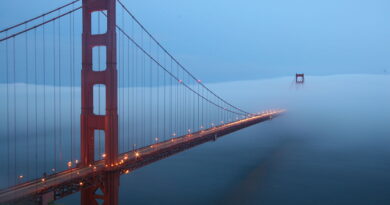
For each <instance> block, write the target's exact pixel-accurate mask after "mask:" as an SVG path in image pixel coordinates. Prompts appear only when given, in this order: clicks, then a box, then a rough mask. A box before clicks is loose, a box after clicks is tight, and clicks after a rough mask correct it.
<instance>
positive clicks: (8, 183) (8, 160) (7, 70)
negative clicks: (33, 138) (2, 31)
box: [5, 32, 11, 187]
mask: <svg viewBox="0 0 390 205" xmlns="http://www.w3.org/2000/svg"><path fill="white" fill-rule="evenodd" d="M6 36H8V32H6ZM5 50H6V51H5V56H6V58H5V59H6V60H5V67H6V68H5V69H6V86H7V88H6V89H7V91H6V92H7V98H6V100H7V103H6V104H7V106H6V107H7V120H6V121H7V124H6V125H7V186H8V187H9V186H11V182H10V179H11V177H10V174H11V173H10V155H11V154H10V148H11V144H10V141H11V140H10V130H9V124H10V123H9V121H10V117H9V116H10V114H9V73H8V72H9V62H8V41H5Z"/></svg>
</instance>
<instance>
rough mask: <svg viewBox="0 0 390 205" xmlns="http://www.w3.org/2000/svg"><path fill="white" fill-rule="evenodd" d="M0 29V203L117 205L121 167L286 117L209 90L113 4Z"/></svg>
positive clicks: (77, 7)
mask: <svg viewBox="0 0 390 205" xmlns="http://www.w3.org/2000/svg"><path fill="white" fill-rule="evenodd" d="M0 35H1V36H0V47H1V49H2V50H1V55H2V56H1V60H0V61H1V65H2V68H1V71H2V72H3V73H4V74H2V75H1V79H0V95H1V99H3V100H2V103H1V104H0V108H1V110H0V113H1V116H0V118H1V127H0V133H1V135H0V136H1V139H0V140H1V144H0V146H1V149H0V150H1V153H0V154H1V156H2V159H1V163H2V167H3V168H2V171H1V173H0V175H1V180H0V181H1V182H0V188H1V190H0V203H16V202H30V203H38V204H47V203H49V202H51V201H54V200H57V199H60V198H62V197H65V196H67V195H69V194H72V193H75V192H78V191H80V192H81V203H82V204H99V202H103V204H118V189H119V176H120V175H121V174H128V173H129V172H131V171H132V170H134V169H136V168H139V167H142V166H145V165H147V164H150V163H153V162H155V161H157V160H160V159H163V158H166V157H169V156H171V155H173V154H176V153H178V152H181V151H184V150H186V149H189V148H191V147H194V146H196V145H199V144H202V143H204V142H208V141H213V140H216V139H217V138H218V137H221V136H223V135H225V134H228V133H231V132H234V131H236V130H239V129H242V128H245V127H247V126H250V125H253V124H256V123H259V122H262V121H265V120H269V119H272V118H273V117H276V116H278V115H279V114H281V113H283V112H284V110H280V109H275V110H266V111H263V112H261V113H249V112H246V111H244V110H242V109H240V108H238V107H236V106H234V105H232V104H231V103H229V102H227V101H226V100H224V99H223V98H221V97H220V96H218V95H217V94H216V93H214V92H213V91H212V90H210V89H209V88H208V87H207V86H206V85H205V84H204V83H203V82H202V81H201V80H199V79H198V78H196V77H195V76H194V75H193V74H191V73H190V72H189V71H188V70H187V69H186V68H185V67H184V66H183V65H182V64H180V63H179V61H178V60H177V59H176V58H174V57H173V56H172V55H171V54H170V53H169V52H168V51H167V49H165V48H164V47H163V46H162V45H161V44H160V43H159V42H158V41H157V40H156V38H155V37H153V36H152V35H151V33H150V32H149V31H148V30H146V28H145V27H144V26H143V25H142V24H141V23H140V21H138V19H137V18H136V17H135V16H134V15H133V14H132V13H131V12H130V10H129V9H127V8H126V6H125V5H124V4H123V3H122V2H121V1H119V0H82V1H80V0H75V1H73V2H70V3H68V4H65V5H63V6H61V7H58V8H56V9H54V10H51V11H49V12H46V13H44V14H42V15H39V16H37V17H34V18H31V19H29V20H27V21H24V22H22V23H19V24H16V25H13V26H10V27H8V28H6V29H3V30H1V31H0ZM80 108H81V109H80Z"/></svg>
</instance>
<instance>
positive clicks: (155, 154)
mask: <svg viewBox="0 0 390 205" xmlns="http://www.w3.org/2000/svg"><path fill="white" fill-rule="evenodd" d="M283 112H284V110H277V111H273V112H269V113H265V114H261V115H256V116H253V117H250V118H247V119H243V120H238V121H235V122H232V123H227V124H225V125H221V126H217V127H213V128H210V129H207V130H203V131H199V132H197V133H192V134H189V135H185V136H181V137H176V138H172V139H170V140H167V141H163V142H160V143H157V144H153V145H150V146H147V147H143V148H140V149H137V150H134V151H130V152H127V153H122V154H120V155H119V162H118V163H117V164H112V165H105V164H104V160H100V161H97V162H96V163H95V164H91V165H89V166H87V167H78V168H72V169H68V170H65V171H62V172H59V173H57V174H54V175H50V176H48V177H47V178H45V179H43V178H42V179H36V180H33V181H30V182H26V183H23V184H19V185H17V186H14V187H10V188H7V189H4V190H1V191H0V203H5V202H8V201H15V200H19V199H26V198H30V197H31V198H33V197H39V196H42V195H43V194H45V193H52V194H53V198H54V199H59V198H62V197H64V196H66V195H68V194H71V193H74V192H76V191H79V190H80V189H82V188H83V187H87V186H89V185H93V182H92V180H90V179H91V178H92V177H96V176H98V175H99V173H101V172H103V171H107V170H112V171H115V170H117V171H120V172H121V173H128V172H130V171H131V170H134V169H136V168H139V167H142V166H145V165H147V164H150V163H152V162H154V161H158V160H160V159H163V158H165V157H168V156H171V155H173V154H175V153H178V152H181V151H184V150H186V149H189V148H191V147H194V146H196V145H199V144H202V143H204V142H207V141H211V140H216V139H217V138H218V137H220V136H223V135H226V134H228V133H231V132H234V131H237V130H239V129H242V128H245V127H248V126H250V125H253V124H256V123H259V122H263V121H266V120H269V119H272V118H273V117H276V116H278V115H279V114H281V113H283Z"/></svg>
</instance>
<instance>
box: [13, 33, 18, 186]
mask: <svg viewBox="0 0 390 205" xmlns="http://www.w3.org/2000/svg"><path fill="white" fill-rule="evenodd" d="M12 39H13V61H14V62H13V75H14V76H13V78H14V79H13V82H14V160H15V162H14V172H15V175H14V176H17V170H16V152H17V150H16V142H17V133H16V122H17V119H16V118H17V117H16V46H15V37H14V38H12ZM14 179H15V184H16V177H14Z"/></svg>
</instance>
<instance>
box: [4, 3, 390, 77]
mask: <svg viewBox="0 0 390 205" xmlns="http://www.w3.org/2000/svg"><path fill="white" fill-rule="evenodd" d="M66 2H69V1H67V0H66V1H65V0H37V1H27V0H13V1H1V2H0V7H1V8H2V12H1V13H0V27H1V28H4V27H6V26H9V25H12V24H15V23H18V22H20V21H22V20H25V19H27V18H31V17H33V16H36V15H38V14H41V13H42V12H44V11H47V10H49V9H52V8H55V7H58V6H60V5H62V4H64V3H66ZM123 2H124V3H125V4H126V5H127V7H128V8H129V9H130V10H131V11H132V12H133V13H134V14H135V15H136V16H137V17H138V19H139V20H140V21H141V22H143V24H144V25H145V26H146V28H148V29H149V30H150V31H151V33H152V34H154V36H156V38H157V39H159V40H160V41H161V43H162V44H163V45H164V46H165V47H166V48H167V49H168V50H169V51H170V52H171V53H172V54H174V56H176V57H177V58H178V59H179V60H180V61H181V62H182V64H183V65H185V66H186V67H187V68H188V69H189V70H190V71H192V72H193V73H194V74H195V75H196V76H199V78H201V79H203V80H205V81H207V82H215V81H233V80H248V79H258V78H269V77H278V76H288V75H293V74H294V73H296V72H304V73H306V74H309V75H328V74H350V73H372V74H381V73H384V71H385V70H387V72H390V62H389V59H390V58H389V55H390V23H389V22H390V21H389V19H390V13H389V12H388V11H389V9H390V1H386V0H327V1H312V0H261V1H259V0H257V1H255V0H240V1H231V0H213V1H210V0H207V1H206V0H197V1H180V0H165V1H157V0H143V1H141V0H123Z"/></svg>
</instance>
